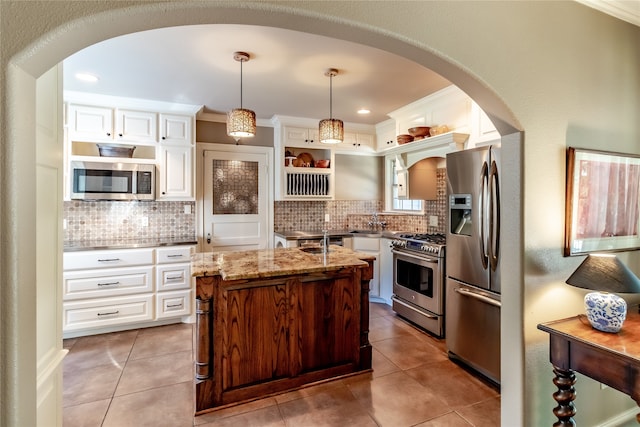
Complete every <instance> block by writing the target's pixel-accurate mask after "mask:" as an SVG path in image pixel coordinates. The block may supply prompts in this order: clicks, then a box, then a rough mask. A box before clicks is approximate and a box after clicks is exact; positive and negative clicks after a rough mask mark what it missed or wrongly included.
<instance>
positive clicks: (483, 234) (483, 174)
mask: <svg viewBox="0 0 640 427" xmlns="http://www.w3.org/2000/svg"><path fill="white" fill-rule="evenodd" d="M488 181H489V166H488V165H487V162H482V170H481V171H480V182H481V185H480V197H479V202H480V203H479V204H480V206H479V207H478V208H479V215H480V221H479V223H480V224H479V227H480V236H479V239H480V260H481V261H482V268H485V269H486V268H487V267H488V265H489V256H488V246H489V241H488V232H489V230H488V224H487V212H486V211H487V202H488V200H487V198H488V197H487V191H488V186H489V182H488Z"/></svg>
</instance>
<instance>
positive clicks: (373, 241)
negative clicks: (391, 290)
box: [351, 236, 380, 302]
mask: <svg viewBox="0 0 640 427" xmlns="http://www.w3.org/2000/svg"><path fill="white" fill-rule="evenodd" d="M352 239H353V240H352V245H353V247H352V248H351V249H353V250H354V251H358V252H364V253H368V254H371V255H373V256H375V257H376V259H375V261H373V278H372V279H371V281H370V282H369V289H370V291H369V298H370V300H371V301H373V302H379V301H380V238H379V237H360V236H354V237H353V238H352Z"/></svg>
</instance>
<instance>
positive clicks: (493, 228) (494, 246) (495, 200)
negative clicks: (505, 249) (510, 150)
mask: <svg viewBox="0 0 640 427" xmlns="http://www.w3.org/2000/svg"><path fill="white" fill-rule="evenodd" d="M489 177H490V178H489V185H490V189H489V191H490V193H489V194H490V200H491V202H490V217H489V221H490V226H489V241H490V245H491V246H490V248H489V249H490V253H489V261H490V263H491V270H493V271H495V270H496V268H498V257H499V256H500V187H499V181H498V166H497V164H496V162H495V161H493V162H491V173H490V175H489Z"/></svg>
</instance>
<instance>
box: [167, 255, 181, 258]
mask: <svg viewBox="0 0 640 427" xmlns="http://www.w3.org/2000/svg"><path fill="white" fill-rule="evenodd" d="M167 258H182V254H174V255H167Z"/></svg>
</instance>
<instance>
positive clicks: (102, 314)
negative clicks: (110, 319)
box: [98, 310, 120, 316]
mask: <svg viewBox="0 0 640 427" xmlns="http://www.w3.org/2000/svg"><path fill="white" fill-rule="evenodd" d="M118 313H120V310H116V311H110V312H108V313H98V316H112V315H114V314H118Z"/></svg>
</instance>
